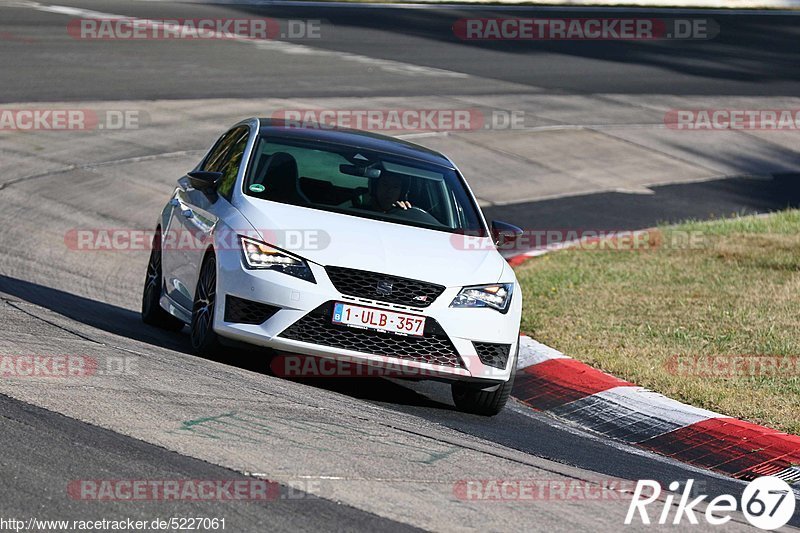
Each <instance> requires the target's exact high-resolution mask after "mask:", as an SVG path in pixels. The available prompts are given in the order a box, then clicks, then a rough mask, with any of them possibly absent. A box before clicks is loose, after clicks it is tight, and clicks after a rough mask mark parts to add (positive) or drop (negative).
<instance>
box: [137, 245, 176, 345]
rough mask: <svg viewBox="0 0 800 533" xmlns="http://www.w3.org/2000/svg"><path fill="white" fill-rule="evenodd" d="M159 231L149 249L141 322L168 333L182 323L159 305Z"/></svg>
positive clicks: (160, 277) (160, 275) (160, 274)
mask: <svg viewBox="0 0 800 533" xmlns="http://www.w3.org/2000/svg"><path fill="white" fill-rule="evenodd" d="M161 284H162V272H161V231H160V230H157V231H156V234H155V235H154V236H153V246H152V247H151V249H150V260H149V261H148V262H147V276H146V277H145V280H144V291H142V322H144V323H145V324H149V325H151V326H156V327H159V328H162V329H166V330H169V331H180V330H181V329H182V328H183V321H181V320H179V319H177V318H175V317H174V316H172V315H171V314H169V313H167V312H166V311H164V309H163V308H162V307H161V304H159V300H161Z"/></svg>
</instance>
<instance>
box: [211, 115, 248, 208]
mask: <svg viewBox="0 0 800 533" xmlns="http://www.w3.org/2000/svg"><path fill="white" fill-rule="evenodd" d="M249 137H250V131H249V130H248V128H239V130H238V132H237V134H236V135H234V141H233V144H232V145H231V149H230V151H229V152H228V156H227V158H226V159H227V161H226V162H225V163H224V164H223V166H222V168H221V169H220V172H222V180H221V181H220V183H219V187H218V188H217V192H219V194H220V196H222V197H223V198H225V199H226V200H228V201H229V202H230V200H231V196H232V195H233V186H234V184H235V183H236V175H237V174H239V167H240V166H241V165H242V157H243V156H244V149H245V148H246V147H247V139H248V138H249Z"/></svg>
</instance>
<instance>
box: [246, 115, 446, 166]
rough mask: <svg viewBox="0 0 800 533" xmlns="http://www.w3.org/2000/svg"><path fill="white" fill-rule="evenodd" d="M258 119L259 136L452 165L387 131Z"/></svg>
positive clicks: (439, 155) (431, 151) (426, 149)
mask: <svg viewBox="0 0 800 533" xmlns="http://www.w3.org/2000/svg"><path fill="white" fill-rule="evenodd" d="M258 120H259V122H260V126H261V127H260V134H261V135H262V136H269V137H278V138H285V139H302V140H309V141H319V142H327V143H334V144H340V145H344V146H351V147H353V148H363V149H365V150H373V151H376V152H383V153H385V154H391V155H396V156H401V157H408V158H412V159H417V160H419V161H424V162H426V163H432V164H434V165H440V166H444V167H447V168H450V169H455V165H454V164H453V162H452V161H450V159H448V158H447V157H446V156H445V155H443V154H440V153H439V152H436V151H434V150H430V149H428V148H425V147H424V146H420V145H418V144H414V143H411V142H408V141H404V140H402V139H398V138H396V137H389V136H388V135H380V134H377V133H372V132H369V131H363V130H353V129H347V128H331V129H322V128H311V127H301V126H296V125H290V126H287V125H286V122H285V121H283V120H276V119H270V118H261V119H258Z"/></svg>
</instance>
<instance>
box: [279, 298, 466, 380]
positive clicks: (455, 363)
mask: <svg viewBox="0 0 800 533" xmlns="http://www.w3.org/2000/svg"><path fill="white" fill-rule="evenodd" d="M332 314H333V302H327V303H325V304H323V305H321V306H320V307H318V308H316V309H315V310H314V311H312V312H310V313H309V314H307V315H306V316H304V317H303V318H301V319H300V320H298V321H297V322H295V323H294V324H292V325H291V326H289V327H288V328H286V329H285V330H284V331H283V333H281V334H280V335H279V337H283V338H284V339H292V340H297V341H302V342H309V343H312V344H319V345H321V346H329V347H331V348H341V349H343V350H353V351H355V352H362V353H369V354H373V355H382V356H385V357H397V358H398V359H406V360H409V361H416V362H419V363H430V364H433V365H441V366H451V367H457V368H463V367H464V364H463V362H462V361H461V358H460V357H459V356H458V352H456V349H455V347H454V346H453V343H452V342H451V341H450V338H449V337H448V336H447V334H446V333H445V332H444V330H442V327H441V326H440V325H439V323H438V322H436V321H435V320H434V319H432V318H430V317H428V318H427V319H426V320H425V331H424V332H423V336H422V337H412V336H406V335H394V334H392V333H383V332H380V331H369V330H363V329H357V328H351V327H348V326H340V325H338V324H333V323H332V322H331V316H332Z"/></svg>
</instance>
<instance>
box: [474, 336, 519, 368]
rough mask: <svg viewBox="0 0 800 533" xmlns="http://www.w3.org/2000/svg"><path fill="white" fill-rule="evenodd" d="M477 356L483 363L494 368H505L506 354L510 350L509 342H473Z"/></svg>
mask: <svg viewBox="0 0 800 533" xmlns="http://www.w3.org/2000/svg"><path fill="white" fill-rule="evenodd" d="M472 344H473V345H474V346H475V351H476V352H477V353H478V358H480V360H481V362H482V363H483V364H484V365H487V366H492V367H494V368H505V367H506V363H507V362H508V354H509V352H510V351H511V345H510V344H495V343H493V342H473V343H472Z"/></svg>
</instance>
